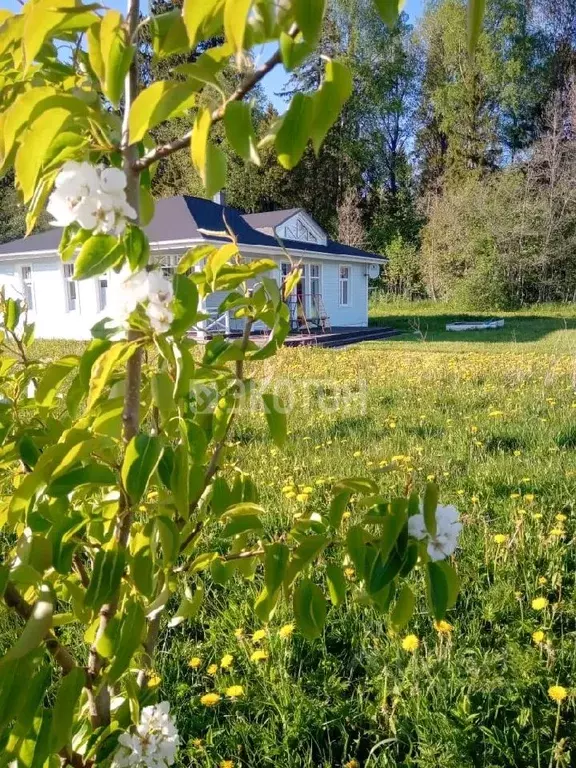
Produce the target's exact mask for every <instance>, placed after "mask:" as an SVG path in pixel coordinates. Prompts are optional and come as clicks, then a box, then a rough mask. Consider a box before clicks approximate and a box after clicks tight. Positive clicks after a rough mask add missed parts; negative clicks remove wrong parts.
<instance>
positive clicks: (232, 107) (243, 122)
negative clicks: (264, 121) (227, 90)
mask: <svg viewBox="0 0 576 768" xmlns="http://www.w3.org/2000/svg"><path fill="white" fill-rule="evenodd" d="M224 128H225V129H226V138H227V139H228V143H229V144H230V146H231V147H232V149H233V150H234V152H236V154H238V155H240V157H241V158H242V160H244V162H246V163H248V162H250V163H255V164H256V165H260V156H259V155H258V149H257V142H256V134H255V133H254V126H253V125H252V114H251V108H250V105H249V104H246V102H244V101H231V102H230V103H229V104H228V105H227V107H226V111H225V113H224Z"/></svg>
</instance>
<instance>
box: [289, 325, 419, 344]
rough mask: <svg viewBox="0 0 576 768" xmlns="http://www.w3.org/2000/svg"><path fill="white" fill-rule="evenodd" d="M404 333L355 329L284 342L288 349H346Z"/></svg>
mask: <svg viewBox="0 0 576 768" xmlns="http://www.w3.org/2000/svg"><path fill="white" fill-rule="evenodd" d="M402 333H404V331H399V330H397V329H396V328H370V327H368V328H355V329H349V330H346V331H337V332H334V333H325V334H313V335H310V336H308V335H302V336H297V337H295V336H292V337H291V336H288V338H287V339H286V341H285V342H284V346H286V347H324V348H331V347H332V348H335V347H346V346H348V345H350V344H358V343H360V342H362V341H378V340H380V339H389V338H392V337H393V336H399V335H400V334H402Z"/></svg>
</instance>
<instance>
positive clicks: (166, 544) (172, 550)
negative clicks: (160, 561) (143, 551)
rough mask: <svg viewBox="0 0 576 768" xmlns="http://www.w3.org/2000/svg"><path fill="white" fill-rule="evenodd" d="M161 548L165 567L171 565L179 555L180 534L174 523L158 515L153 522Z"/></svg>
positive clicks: (168, 518)
mask: <svg viewBox="0 0 576 768" xmlns="http://www.w3.org/2000/svg"><path fill="white" fill-rule="evenodd" d="M154 522H155V524H156V530H157V532H158V537H159V539H160V546H161V547H162V554H163V558H164V563H165V565H172V564H173V563H175V562H176V560H177V559H178V555H179V553H180V532H179V531H178V528H177V527H176V523H175V522H174V521H173V520H172V519H171V518H170V517H166V516H165V515H159V516H158V517H156V518H155V520H154Z"/></svg>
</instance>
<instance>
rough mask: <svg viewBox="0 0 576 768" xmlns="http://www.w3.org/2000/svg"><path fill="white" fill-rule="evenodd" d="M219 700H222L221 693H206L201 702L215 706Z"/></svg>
mask: <svg viewBox="0 0 576 768" xmlns="http://www.w3.org/2000/svg"><path fill="white" fill-rule="evenodd" d="M219 701H220V694H219V693H205V694H204V696H202V697H201V698H200V704H202V705H203V706H205V707H215V706H216V704H218V702H219Z"/></svg>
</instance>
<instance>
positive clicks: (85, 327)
mask: <svg viewBox="0 0 576 768" xmlns="http://www.w3.org/2000/svg"><path fill="white" fill-rule="evenodd" d="M276 260H277V261H278V263H280V261H284V258H282V257H277V259H276ZM304 263H306V264H321V281H320V291H321V295H322V299H323V302H324V306H325V309H326V313H327V315H328V316H329V318H330V323H331V325H332V326H333V327H334V326H366V325H368V278H367V277H366V274H365V273H366V270H367V266H368V265H367V264H364V263H354V262H346V261H341V262H336V261H321V260H320V259H313V258H310V259H304ZM340 265H346V266H348V267H349V268H350V283H349V293H350V301H349V306H347V307H343V306H340V285H339V267H340ZM22 266H31V267H32V279H33V287H34V300H35V308H34V312H32V313H30V318H31V319H32V320H34V322H35V323H36V336H37V337H38V338H58V339H89V338H90V329H91V328H92V326H93V325H94V324H95V323H96V322H97V321H98V320H99V319H100V317H101V316H102V315H101V313H100V312H99V308H98V289H97V282H96V280H95V279H88V280H82V281H80V282H78V283H76V286H77V296H78V300H77V307H78V308H77V310H76V311H74V312H68V311H67V308H66V293H65V281H64V276H63V273H62V264H61V262H60V260H59V258H58V257H57V256H56V255H55V256H48V257H46V256H44V257H37V258H29V259H21V260H18V261H2V260H1V259H0V285H5V286H6V291H7V294H8V295H12V296H22V295H23V285H22V279H21V268H22ZM276 276H277V279H278V282H279V283H280V280H281V278H280V270H279V269H278V271H277V272H276ZM115 277H116V276H115V275H114V273H112V274H111V275H110V278H111V279H110V281H109V291H108V294H109V295H110V290H111V287H110V283H111V282H112V281H113V280H114V278H115ZM305 291H306V293H309V292H310V285H309V284H308V285H306V286H305ZM223 298H224V294H223V293H221V294H220V293H219V294H217V295H215V296H213V297H210V299H209V301H208V309H209V310H213V311H214V310H216V308H217V306H218V304H219V303H220V302H221V301H222V299H223ZM242 325H243V323H242V322H240V321H234V320H232V322H231V326H232V328H237V329H239V328H241V327H242Z"/></svg>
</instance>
